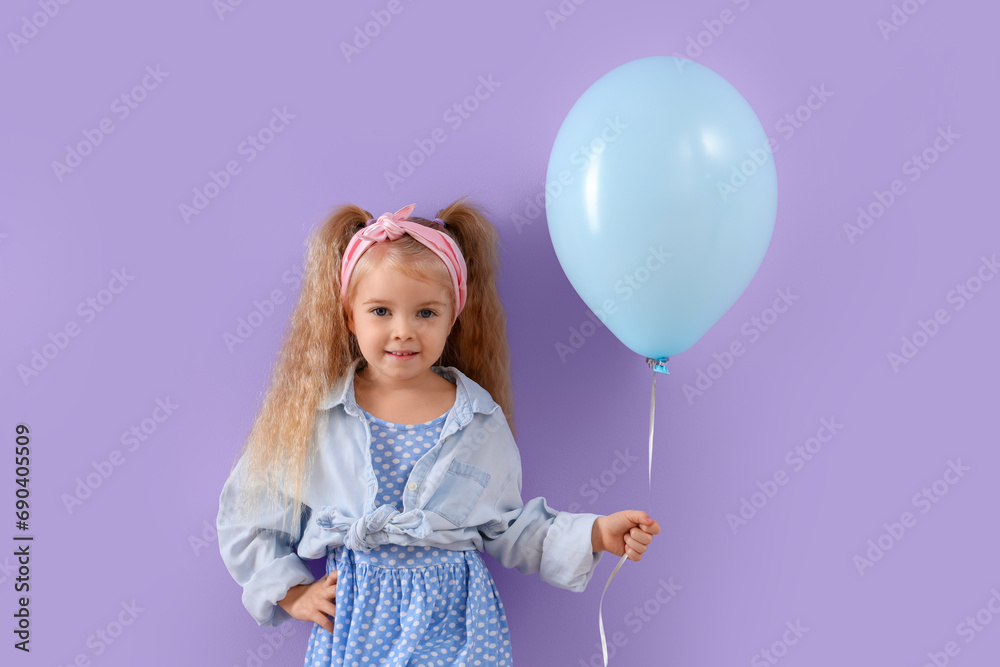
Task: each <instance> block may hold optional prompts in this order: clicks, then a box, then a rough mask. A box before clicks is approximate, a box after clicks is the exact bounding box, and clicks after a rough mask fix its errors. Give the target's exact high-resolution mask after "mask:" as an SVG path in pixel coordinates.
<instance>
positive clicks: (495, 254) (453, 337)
mask: <svg viewBox="0 0 1000 667" xmlns="http://www.w3.org/2000/svg"><path fill="white" fill-rule="evenodd" d="M373 217H374V216H372V214H371V213H369V212H368V211H366V210H364V209H362V208H359V207H357V206H354V205H351V204H346V205H343V206H340V207H338V208H336V209H334V210H333V211H332V213H330V214H329V216H328V217H327V218H326V220H325V221H324V222H323V223H322V224H321V225H320V226H319V227H317V228H316V229H315V230H314V231H313V232H312V234H311V235H310V238H309V240H308V249H307V252H306V260H305V270H304V279H303V282H302V288H301V292H300V293H299V299H298V302H297V303H296V305H295V309H294V311H293V312H292V315H291V319H290V322H289V324H288V327H287V329H286V331H285V335H284V339H283V342H282V344H281V349H280V350H279V352H278V355H277V363H276V364H275V366H274V368H273V372H272V377H271V380H270V383H269V386H268V389H267V392H266V394H265V396H264V400H263V405H262V406H261V408H260V411H259V412H258V413H257V416H256V418H255V419H254V422H253V426H252V427H251V429H250V433H249V435H248V437H247V438H246V440H245V442H244V443H243V447H242V448H241V449H240V452H239V453H238V454H237V457H236V460H235V461H234V462H233V468H235V466H236V464H237V463H238V462H239V460H240V458H242V457H245V460H244V471H243V472H244V474H245V475H246V478H245V479H246V482H247V483H248V486H247V487H246V488H247V489H251V488H253V489H255V490H256V491H257V492H256V493H250V492H248V493H245V494H243V497H242V498H241V502H240V507H238V508H237V509H238V510H240V511H242V512H244V513H247V514H246V516H248V517H252V518H251V519H250V520H251V521H252V525H259V523H258V519H259V517H260V516H261V515H262V513H264V512H271V511H272V510H273V509H274V508H277V509H278V511H281V512H283V517H284V518H283V520H287V519H289V518H290V520H291V525H290V526H289V527H288V530H287V532H288V533H289V534H291V535H292V538H293V541H295V542H297V541H298V539H299V537H300V531H301V528H302V526H301V525H300V524H301V523H302V518H303V517H302V504H303V499H304V497H305V484H306V478H307V476H308V473H309V466H310V458H311V455H312V453H313V451H314V448H315V445H316V433H317V432H318V429H319V427H321V426H323V425H325V419H318V417H319V415H318V414H317V409H318V405H319V402H320V401H321V400H322V398H323V397H324V396H326V394H327V393H328V391H329V390H330V388H331V386H332V385H333V384H334V383H335V382H336V381H337V380H338V379H339V378H340V377H342V376H343V375H344V374H345V373H346V372H347V371H348V370H349V368H350V367H351V365H352V364H353V363H354V362H355V361H357V360H358V359H359V358H361V357H362V355H361V350H360V348H359V346H358V341H357V338H356V337H355V336H354V334H353V333H351V331H350V329H349V328H348V325H347V308H349V307H350V303H351V302H352V301H353V299H354V294H355V291H356V286H357V284H358V282H359V281H360V280H361V278H363V277H364V276H365V275H367V274H368V273H370V272H371V271H372V269H374V268H375V267H376V266H389V267H392V268H395V269H396V270H398V271H401V272H403V273H404V274H406V275H408V276H410V277H413V278H415V279H418V280H425V281H431V282H439V283H441V284H442V285H445V286H447V287H448V291H449V293H451V294H452V295H453V290H452V287H451V279H450V278H449V277H448V271H447V268H446V267H445V265H444V262H442V261H441V259H440V258H439V257H438V256H437V255H435V254H434V253H433V252H432V251H431V250H430V249H428V248H427V247H426V246H424V245H423V244H421V243H420V242H418V241H417V240H415V239H414V238H413V237H411V236H409V235H408V234H404V235H403V236H402V237H400V238H398V239H396V240H395V241H384V242H380V243H376V244H374V245H372V246H371V248H369V249H368V250H367V251H366V252H365V253H364V254H363V255H362V256H361V257H360V259H359V260H358V263H357V265H356V267H355V269H354V271H353V273H352V274H351V278H350V284H349V285H348V303H346V304H344V303H341V299H340V266H341V260H342V258H343V255H344V249H345V248H346V247H347V244H348V242H349V241H350V240H351V238H352V237H353V236H354V234H355V232H357V231H358V230H359V229H361V228H363V227H364V226H365V223H366V221H368V220H370V219H371V218H373ZM437 217H438V218H440V219H441V220H443V221H444V223H445V226H442V225H440V224H438V223H436V222H433V221H430V220H427V219H425V218H418V217H411V218H410V220H413V221H416V222H419V223H420V224H423V225H426V226H428V227H432V228H434V229H437V230H439V231H442V232H444V233H445V234H448V235H449V236H451V237H452V238H453V239H454V240H455V242H456V243H457V244H458V246H459V248H460V249H461V250H462V254H463V255H464V256H465V262H466V266H467V269H468V288H467V298H466V304H465V308H464V309H463V310H462V313H461V315H459V317H458V320H457V321H456V322H455V324H454V326H453V327H452V330H451V334H450V335H449V336H448V340H447V342H446V343H445V346H444V350H443V352H442V354H441V359H440V361H439V362H438V364H436V365H441V366H454V367H456V368H457V369H459V370H460V371H462V373H464V374H465V375H467V376H468V377H469V378H470V379H472V380H473V381H475V382H476V383H478V384H479V385H481V386H482V387H483V388H484V389H485V390H486V391H488V392H489V393H490V395H491V396H492V397H493V400H495V401H496V402H497V403H498V404H499V405H500V408H501V409H502V410H503V412H504V415H505V416H506V418H507V423H508V425H509V426H510V429H511V432H512V433H515V430H514V414H513V408H514V406H513V396H512V389H511V382H510V350H509V347H508V343H507V334H506V315H505V312H504V308H503V304H502V303H501V302H500V296H499V293H498V292H497V288H496V277H497V275H498V274H499V270H500V267H499V235H498V234H497V230H496V228H495V227H494V226H493V224H492V223H491V222H490V221H489V220H488V219H487V218H486V216H485V215H484V214H483V213H482V212H481V211H480V210H479V208H478V207H477V206H476V205H474V204H472V203H469V202H468V201H467V197H463V198H461V199H459V200H458V201H456V202H454V203H452V204H451V205H449V206H448V207H446V208H444V209H441V210H440V211H439V212H438V213H437ZM456 305H457V304H455V303H454V296H452V308H453V310H452V313H454V312H455V311H454V308H455V306H456ZM365 365H366V362H364V361H362V362H361V363H360V365H359V369H360V368H363V367H364V366H365ZM324 416H325V415H324ZM290 504H291V505H293V507H289V505H290ZM289 510H291V514H289Z"/></svg>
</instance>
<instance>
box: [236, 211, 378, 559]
mask: <svg viewBox="0 0 1000 667" xmlns="http://www.w3.org/2000/svg"><path fill="white" fill-rule="evenodd" d="M371 217H372V215H371V214H370V213H369V212H368V211H365V210H364V209H361V208H359V207H357V206H353V205H344V206H341V207H339V208H337V209H335V210H334V211H333V212H332V213H330V214H329V216H328V217H327V218H326V220H325V221H324V222H323V223H322V224H321V225H320V226H318V227H317V228H316V229H315V230H313V232H312V234H311V235H310V237H309V239H308V241H307V250H306V260H305V267H304V271H303V282H302V287H301V291H300V292H299V298H298V302H297V303H296V305H295V309H294V311H293V312H292V315H291V318H290V321H289V323H288V326H287V328H286V331H285V334H284V339H283V342H282V344H281V349H280V350H279V352H278V355H277V362H276V364H275V365H274V366H273V367H272V374H271V379H270V382H269V386H268V389H267V393H266V394H265V396H264V399H263V405H262V407H261V409H260V411H259V412H258V414H257V416H256V418H255V420H254V423H253V426H252V428H251V429H250V433H249V435H248V437H247V439H246V441H245V442H244V444H243V447H242V449H241V451H240V452H239V453H238V455H237V459H236V461H235V462H234V464H233V465H234V467H235V465H236V464H237V463H238V462H239V459H240V458H241V457H245V460H244V462H243V465H244V471H243V473H244V479H245V481H246V487H245V488H246V489H247V490H248V492H247V493H244V494H243V495H242V497H241V499H240V503H239V505H240V506H239V507H238V508H237V510H238V511H240V512H242V513H243V514H244V516H246V517H248V520H249V521H250V522H251V524H252V525H261V523H260V519H261V517H262V516H267V517H274V516H282V522H283V524H282V529H283V530H284V531H286V532H288V533H289V534H290V535H292V537H293V540H294V541H298V538H299V536H300V533H301V529H302V527H303V526H302V524H303V523H304V522H303V517H302V502H303V500H304V494H305V482H306V478H307V476H308V472H309V459H310V455H311V453H312V452H313V450H314V447H313V444H314V442H315V438H316V435H317V432H318V431H319V430H320V429H321V428H323V426H324V425H323V424H322V421H323V420H317V409H318V406H319V402H320V401H321V400H322V398H323V397H324V396H325V395H326V392H327V391H328V390H329V388H330V387H331V385H332V384H333V382H334V381H335V380H336V379H337V378H339V377H340V376H341V375H343V374H344V373H345V372H346V371H347V370H348V368H349V367H350V365H351V364H352V363H353V362H354V361H355V360H356V359H357V358H358V357H360V356H361V349H360V347H359V346H358V343H357V339H356V338H355V337H354V335H353V334H351V332H350V329H349V328H348V325H347V316H346V312H345V310H344V308H343V306H342V304H341V301H340V263H341V259H342V258H343V254H344V249H345V248H346V247H347V244H348V243H349V242H350V240H351V238H352V237H353V236H354V233H355V232H356V231H357V230H358V229H360V228H361V227H364V225H365V222H366V221H367V220H369V219H370V218H371ZM323 416H324V417H325V414H324V415H323ZM314 429H315V431H314ZM265 523H267V522H265Z"/></svg>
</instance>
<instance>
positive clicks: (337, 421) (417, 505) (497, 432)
mask: <svg viewBox="0 0 1000 667" xmlns="http://www.w3.org/2000/svg"><path fill="white" fill-rule="evenodd" d="M359 363H360V359H359V360H358V361H357V362H355V364H354V365H353V367H352V368H350V369H349V370H348V372H347V373H346V374H345V375H344V376H343V377H342V378H340V379H339V380H338V381H337V382H336V383H335V384H334V386H333V387H332V388H331V390H330V391H329V392H328V393H327V395H326V396H325V397H324V399H323V400H322V401H321V402H320V405H319V409H318V411H317V425H316V444H317V447H316V448H315V450H314V452H313V458H312V459H311V461H310V464H309V465H310V468H309V473H308V478H307V487H306V496H305V507H304V508H303V512H302V533H301V539H300V540H299V541H298V543H297V544H296V543H292V541H291V537H290V534H289V533H288V532H287V531H286V530H283V529H282V520H283V519H284V518H285V517H286V516H287V517H290V516H291V507H290V506H286V507H285V508H284V516H283V513H282V512H281V511H275V512H273V514H272V515H271V516H265V517H263V519H262V520H261V521H260V523H259V524H258V525H251V524H249V523H247V522H246V521H240V520H238V519H237V518H236V517H235V513H234V512H233V511H232V510H233V503H234V501H235V499H236V498H237V497H239V496H240V495H241V494H243V493H250V492H252V491H251V489H250V487H249V486H248V485H247V484H246V483H245V482H244V480H243V463H244V460H243V459H242V458H241V459H240V461H239V462H238V463H237V465H236V467H235V468H234V469H233V472H232V474H230V476H229V479H228V480H227V481H226V483H225V485H224V487H223V489H222V493H221V495H220V497H219V514H218V518H217V521H216V525H217V528H218V536H219V550H220V552H221V554H222V559H223V561H224V562H225V564H226V567H227V568H228V569H229V572H230V574H232V576H233V578H234V579H235V580H236V582H237V583H238V584H239V585H240V586H241V587H242V588H243V604H244V606H246V608H247V610H248V611H249V612H250V614H251V615H252V616H253V617H254V618H255V619H256V620H257V623H258V624H260V625H266V626H273V625H278V624H280V623H283V622H284V621H286V620H288V619H289V618H291V617H290V616H289V615H288V612H286V611H285V610H284V609H282V608H281V607H280V606H278V605H277V604H276V603H277V601H278V600H281V599H283V598H284V597H285V595H287V593H288V590H289V589H290V588H291V587H292V586H295V585H298V584H308V583H312V582H313V581H315V579H316V578H315V577H314V576H313V575H312V573H311V572H310V571H309V569H308V568H307V567H306V565H305V563H304V562H303V559H313V558H322V557H325V556H326V553H327V548H331V549H332V548H334V547H337V546H340V545H342V544H346V545H347V547H349V548H351V549H356V550H362V551H366V550H369V549H371V548H373V547H375V546H378V545H382V544H399V545H425V546H438V547H442V548H445V549H455V550H468V549H476V550H478V551H486V552H487V553H489V554H490V555H491V556H493V558H495V559H496V560H497V561H498V562H499V563H500V564H501V565H503V566H504V567H507V568H510V567H517V568H518V570H520V571H521V572H522V573H524V574H533V573H536V572H537V573H539V577H540V578H541V580H542V581H545V582H547V583H549V584H551V585H553V586H556V587H558V588H564V589H567V590H571V591H575V592H581V591H583V590H584V589H586V587H587V583H588V582H589V581H590V578H591V577H592V576H593V574H594V569H595V568H596V567H597V564H598V563H599V562H600V560H601V556H602V554H603V552H594V551H593V546H592V543H591V529H592V527H593V524H594V520H595V519H597V518H598V517H599V516H601V515H598V514H589V513H576V514H574V513H570V512H561V511H558V510H554V509H552V508H551V507H549V505H548V504H547V503H546V502H545V498H543V497H538V498H533V499H531V500H529V501H528V502H527V503H524V502H523V501H522V500H521V456H520V453H519V452H518V449H517V445H516V444H515V442H514V437H513V435H512V434H511V431H510V427H509V426H508V424H507V419H506V417H505V416H504V414H503V411H502V410H501V409H500V406H499V405H498V404H497V403H496V402H495V401H494V400H493V398H492V397H491V396H490V394H489V393H488V392H487V391H486V390H485V389H483V388H482V387H481V386H479V385H478V384H477V383H476V382H474V381H473V380H471V379H469V378H468V377H467V376H466V375H465V374H464V373H462V372H461V371H459V370H458V369H457V368H455V367H453V366H433V367H432V369H433V370H434V372H435V373H437V374H438V375H440V376H441V377H443V378H445V379H447V380H449V381H450V382H452V383H453V384H455V385H456V396H455V405H454V406H453V407H452V409H451V411H450V412H449V413H448V417H447V419H446V420H445V423H444V427H443V428H442V430H441V436H440V439H439V440H438V442H437V443H436V444H435V445H434V446H433V447H431V449H430V450H428V451H427V453H426V454H424V455H423V456H422V457H421V458H420V459H419V460H418V461H417V462H416V464H414V466H413V469H412V470H411V472H410V475H409V478H408V479H407V484H406V486H405V487H404V489H403V497H402V504H403V511H402V512H400V511H398V509H397V508H396V507H395V506H393V505H389V504H378V501H377V499H376V495H377V493H378V480H377V478H376V475H375V471H374V470H373V469H372V464H371V456H370V454H369V444H370V442H371V431H370V429H369V424H368V422H367V421H366V419H365V418H364V416H363V415H362V413H361V411H360V409H359V408H358V405H357V403H356V402H355V399H354V373H355V371H356V370H357V367H358V364H359Z"/></svg>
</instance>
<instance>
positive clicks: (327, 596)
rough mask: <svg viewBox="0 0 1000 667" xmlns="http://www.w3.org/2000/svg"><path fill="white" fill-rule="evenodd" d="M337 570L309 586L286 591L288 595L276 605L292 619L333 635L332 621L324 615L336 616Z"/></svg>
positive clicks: (302, 585)
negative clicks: (306, 622) (312, 625)
mask: <svg viewBox="0 0 1000 667" xmlns="http://www.w3.org/2000/svg"><path fill="white" fill-rule="evenodd" d="M336 599H337V570H334V571H333V572H331V573H330V574H329V575H327V576H325V577H323V578H321V579H317V580H316V581H314V582H312V583H311V584H301V585H299V586H292V587H291V588H290V589H288V594H287V595H286V596H285V598H284V599H283V600H279V601H278V604H279V605H281V608H282V609H284V610H285V611H287V612H288V615H289V616H291V617H292V618H297V619H299V620H300V621H312V622H313V623H315V624H317V625H319V626H321V627H322V628H323V629H324V630H326V631H327V632H329V633H331V634H333V621H331V620H330V619H329V618H328V617H327V616H326V615H327V614H329V615H330V616H336V615H337V604H336V602H335V600H336Z"/></svg>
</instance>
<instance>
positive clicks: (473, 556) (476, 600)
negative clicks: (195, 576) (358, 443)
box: [305, 410, 512, 667]
mask: <svg viewBox="0 0 1000 667" xmlns="http://www.w3.org/2000/svg"><path fill="white" fill-rule="evenodd" d="M362 412H363V413H364V416H365V419H367V420H368V422H369V424H370V426H371V433H372V442H371V448H370V451H371V457H372V468H373V469H374V470H375V474H376V476H377V477H378V480H379V490H378V496H377V498H376V500H377V502H378V504H383V503H391V504H395V506H396V508H397V509H398V510H399V511H401V512H402V511H403V501H402V497H403V487H404V486H405V485H406V481H407V479H408V478H409V474H410V471H411V470H412V469H413V465H414V464H415V463H416V462H417V460H418V459H419V458H420V457H421V456H423V455H424V453H426V452H427V451H428V450H429V449H430V448H431V447H433V446H434V445H435V444H436V443H437V441H438V438H439V436H440V433H441V429H442V427H443V426H444V422H445V418H446V417H447V416H448V413H445V414H443V415H441V416H440V417H438V418H437V419H434V420H432V421H429V422H425V423H423V424H395V423H392V422H387V421H384V420H382V419H379V418H377V417H374V416H372V415H371V414H369V413H368V412H365V411H364V410H362ZM334 569H336V570H337V599H336V604H337V612H336V617H335V618H334V619H333V624H334V631H333V634H332V635H331V634H330V633H329V632H327V631H326V630H325V629H323V628H322V627H320V626H319V625H316V624H315V623H314V624H313V626H312V633H311V634H310V635H309V644H308V646H307V649H306V658H305V666H306V667H327V666H328V665H338V666H339V665H344V666H346V667H365V666H368V665H392V666H394V667H397V666H398V667H404V666H405V667H423V666H425V665H426V666H428V667H430V666H435V667H436V666H437V665H491V666H494V667H509V666H510V665H511V664H512V661H511V650H510V634H509V631H508V628H507V616H506V615H505V614H504V609H503V602H501V601H500V593H499V591H497V588H496V585H495V584H494V581H493V577H492V576H490V572H489V570H487V569H486V564H485V563H483V560H482V558H481V557H480V555H479V552H478V551H476V550H474V549H473V550H469V551H454V550H449V549H441V548H439V547H424V546H400V545H397V544H385V545H381V546H379V547H376V548H375V549H372V550H371V551H369V552H362V551H354V550H351V549H348V548H347V547H346V546H344V545H341V546H338V547H336V548H335V549H328V550H327V561H326V572H327V574H329V573H330V572H332V571H333V570H334Z"/></svg>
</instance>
